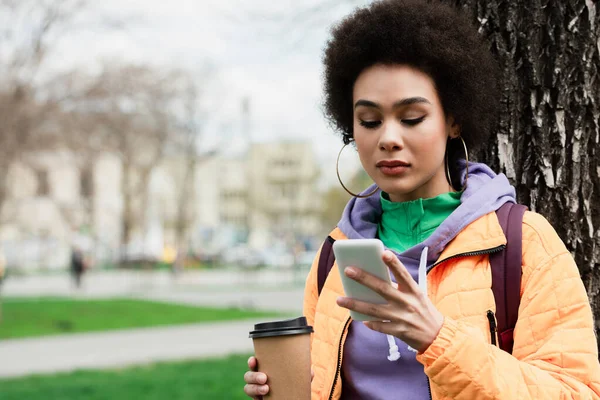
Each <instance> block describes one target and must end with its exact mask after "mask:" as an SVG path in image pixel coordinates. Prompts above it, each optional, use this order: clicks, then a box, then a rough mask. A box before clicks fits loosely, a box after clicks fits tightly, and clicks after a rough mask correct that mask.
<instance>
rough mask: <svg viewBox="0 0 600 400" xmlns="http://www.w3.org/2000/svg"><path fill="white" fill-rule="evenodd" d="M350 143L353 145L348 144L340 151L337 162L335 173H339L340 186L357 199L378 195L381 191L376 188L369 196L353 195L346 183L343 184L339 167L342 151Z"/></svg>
mask: <svg viewBox="0 0 600 400" xmlns="http://www.w3.org/2000/svg"><path fill="white" fill-rule="evenodd" d="M350 143H352V142H349V143H346V144H345V145H343V146H342V148H341V150H340V152H339V153H338V156H337V161H336V162H335V172H336V173H337V178H338V181H339V182H340V185H342V187H343V188H344V190H345V191H346V192H348V194H349V195H350V196H354V197H357V198H359V199H365V198H367V197H370V196H372V195H374V194H375V193H377V191H378V190H379V188H378V187H377V186H376V187H375V190H373V191H372V192H371V193H369V194H355V193H352V192H351V191H350V190H348V188H347V187H346V185H344V183H343V182H342V178H341V177H340V168H339V166H340V156H341V155H342V151H344V149H345V148H346V146H348V145H349V144H350Z"/></svg>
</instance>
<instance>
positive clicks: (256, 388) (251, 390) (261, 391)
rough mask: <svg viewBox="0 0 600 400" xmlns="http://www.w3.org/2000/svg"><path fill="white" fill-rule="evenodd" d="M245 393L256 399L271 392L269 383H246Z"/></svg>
mask: <svg viewBox="0 0 600 400" xmlns="http://www.w3.org/2000/svg"><path fill="white" fill-rule="evenodd" d="M244 393H246V395H247V396H250V397H252V398H254V399H261V398H262V396H264V395H266V394H267V393H269V387H268V386H267V385H246V386H244Z"/></svg>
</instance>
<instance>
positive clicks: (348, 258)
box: [333, 239, 392, 321]
mask: <svg viewBox="0 0 600 400" xmlns="http://www.w3.org/2000/svg"><path fill="white" fill-rule="evenodd" d="M383 251H384V247H383V243H382V242H381V240H379V239H348V240H336V241H335V242H334V243H333V254H334V255H335V260H336V262H337V265H338V270H339V271H340V276H341V278H342V284H343V286H344V292H345V293H346V297H350V298H353V299H356V300H361V301H366V302H369V303H375V304H386V303H387V301H386V300H385V299H384V298H383V297H381V296H380V295H379V294H378V293H377V292H375V291H373V290H372V289H370V288H368V287H367V286H365V285H362V284H360V283H358V282H356V281H354V280H352V279H350V278H348V277H347V276H346V275H345V274H344V269H345V268H346V267H357V268H360V269H362V270H364V271H366V272H368V273H370V274H372V275H375V276H376V277H378V278H379V279H381V280H384V281H386V282H388V283H389V284H390V285H391V284H392V281H391V279H390V271H389V269H388V267H387V265H386V264H385V263H384V262H383V260H382V258H381V257H382V256H383ZM350 316H351V317H352V318H353V319H354V320H356V321H374V320H377V318H375V317H371V316H369V315H365V314H361V313H358V312H355V311H352V310H350Z"/></svg>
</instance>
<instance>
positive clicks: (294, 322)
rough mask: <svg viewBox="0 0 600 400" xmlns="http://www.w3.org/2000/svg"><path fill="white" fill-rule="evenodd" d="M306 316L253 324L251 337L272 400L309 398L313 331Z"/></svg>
mask: <svg viewBox="0 0 600 400" xmlns="http://www.w3.org/2000/svg"><path fill="white" fill-rule="evenodd" d="M312 332H313V328H312V326H309V325H307V322H306V317H300V318H295V319H288V320H284V321H273V322H265V323H261V324H256V325H254V330H253V331H252V332H250V338H252V341H253V342H254V354H255V356H256V359H257V361H258V371H260V372H264V373H265V374H266V375H267V385H269V394H268V395H266V396H264V398H265V399H271V400H310V381H311V378H310V334H311V333H312Z"/></svg>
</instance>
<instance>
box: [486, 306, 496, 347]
mask: <svg viewBox="0 0 600 400" xmlns="http://www.w3.org/2000/svg"><path fill="white" fill-rule="evenodd" d="M487 318H488V321H490V335H491V337H492V344H493V345H494V346H497V345H498V344H497V342H496V332H497V331H498V328H497V326H496V316H495V315H494V312H493V311H492V310H488V311H487Z"/></svg>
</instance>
